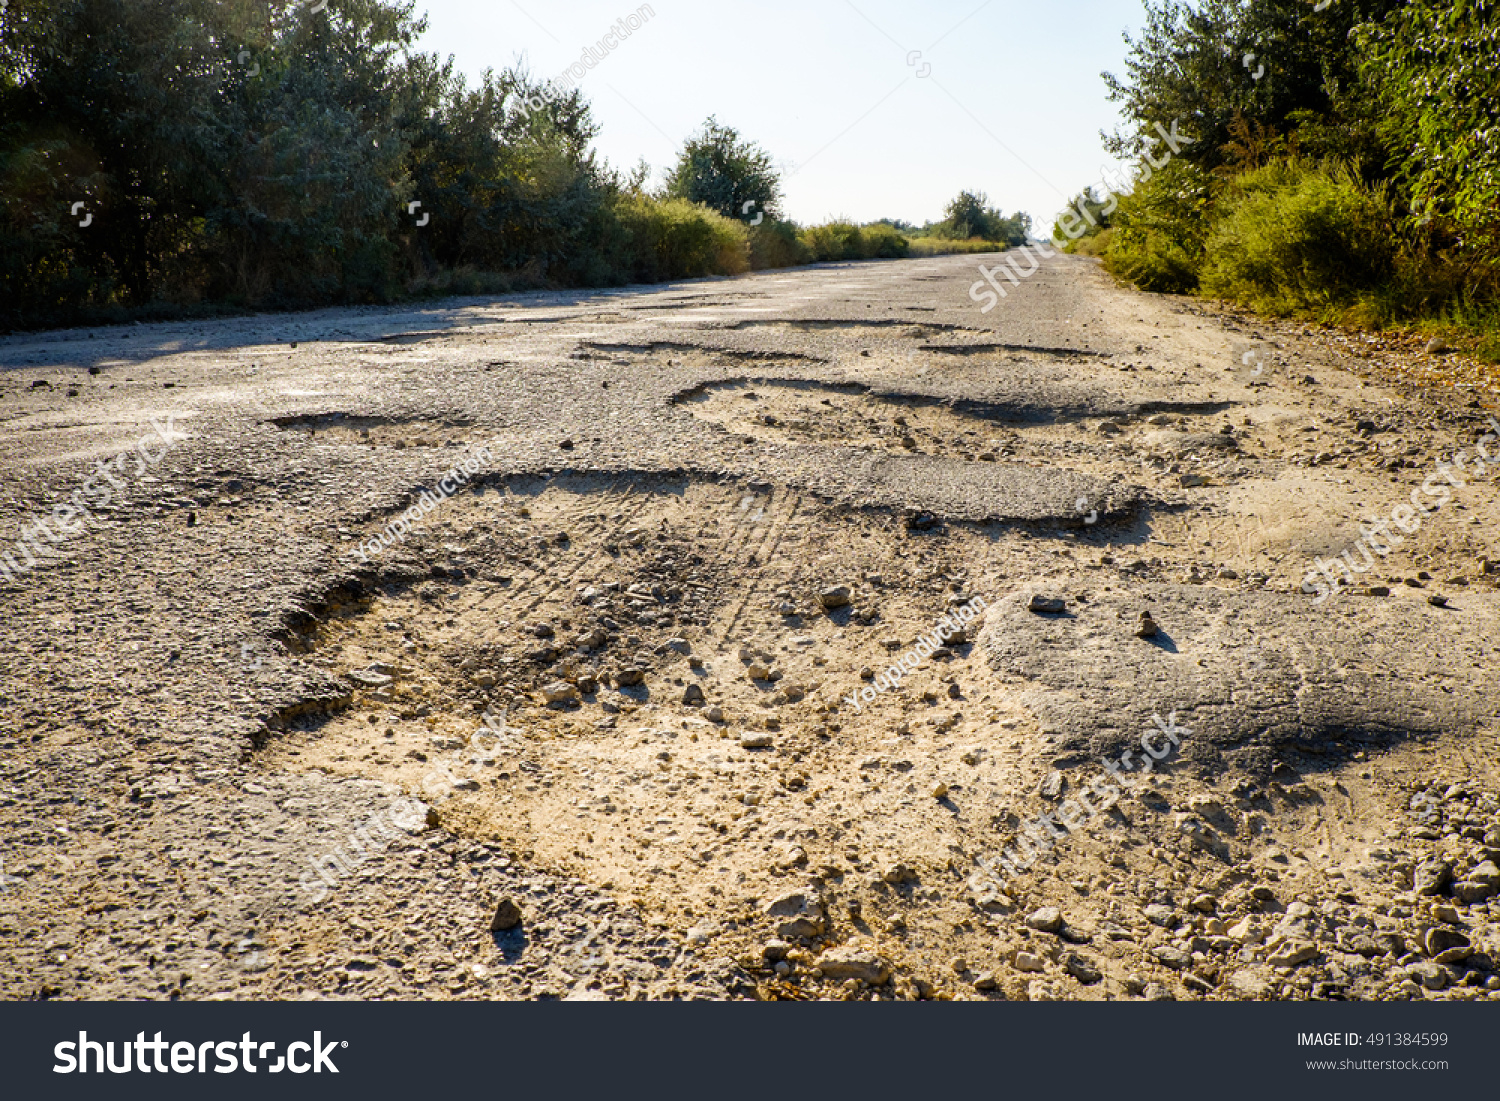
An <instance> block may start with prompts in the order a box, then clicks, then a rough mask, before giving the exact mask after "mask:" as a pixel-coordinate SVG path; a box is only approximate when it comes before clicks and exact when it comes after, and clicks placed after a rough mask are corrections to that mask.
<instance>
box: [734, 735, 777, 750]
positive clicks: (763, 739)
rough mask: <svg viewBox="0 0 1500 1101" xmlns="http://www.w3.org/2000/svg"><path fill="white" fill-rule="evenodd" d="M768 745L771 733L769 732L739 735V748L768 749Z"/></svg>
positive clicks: (769, 744)
mask: <svg viewBox="0 0 1500 1101" xmlns="http://www.w3.org/2000/svg"><path fill="white" fill-rule="evenodd" d="M770 746H771V735H769V734H762V733H755V734H745V735H742V736H741V737H740V748H741V749H768V748H770Z"/></svg>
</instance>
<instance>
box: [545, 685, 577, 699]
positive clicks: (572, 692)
mask: <svg viewBox="0 0 1500 1101" xmlns="http://www.w3.org/2000/svg"><path fill="white" fill-rule="evenodd" d="M542 697H543V698H544V699H545V700H546V701H547V702H548V703H572V702H573V701H574V700H576V699H578V689H577V688H576V687H575V686H574V685H571V684H569V683H568V682H567V681H561V680H560V681H553V682H552V683H551V684H549V685H547V686H545V687H544V688H543V689H542Z"/></svg>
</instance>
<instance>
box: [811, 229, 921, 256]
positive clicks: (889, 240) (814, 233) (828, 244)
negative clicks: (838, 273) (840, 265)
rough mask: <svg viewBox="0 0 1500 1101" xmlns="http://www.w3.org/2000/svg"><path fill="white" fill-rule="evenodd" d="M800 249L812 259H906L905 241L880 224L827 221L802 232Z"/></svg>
mask: <svg viewBox="0 0 1500 1101" xmlns="http://www.w3.org/2000/svg"><path fill="white" fill-rule="evenodd" d="M801 240H802V244H803V247H805V248H806V249H807V251H808V253H809V254H810V255H811V256H812V258H813V259H814V260H820V261H821V260H873V259H876V258H886V259H893V258H896V257H901V256H906V255H908V253H909V252H910V250H911V246H910V242H908V241H907V239H906V238H905V237H903V236H902V235H901V234H900V233H898V232H897V231H896V230H895V228H893V227H892V226H889V225H886V224H884V223H883V222H876V223H874V224H872V225H867V226H857V225H854V224H853V223H852V222H828V223H826V224H824V225H821V226H813V227H811V228H810V229H805V230H803V231H802V234H801Z"/></svg>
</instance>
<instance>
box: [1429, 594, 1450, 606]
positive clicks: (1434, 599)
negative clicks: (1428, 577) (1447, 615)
mask: <svg viewBox="0 0 1500 1101" xmlns="http://www.w3.org/2000/svg"><path fill="white" fill-rule="evenodd" d="M1427 603H1429V604H1431V605H1432V606H1433V607H1434V608H1446V607H1447V606H1448V598H1447V597H1446V596H1444V595H1443V594H1442V593H1433V594H1432V595H1431V596H1429V597H1428V598H1427Z"/></svg>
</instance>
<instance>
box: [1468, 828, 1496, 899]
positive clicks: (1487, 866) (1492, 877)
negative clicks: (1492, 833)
mask: <svg viewBox="0 0 1500 1101" xmlns="http://www.w3.org/2000/svg"><path fill="white" fill-rule="evenodd" d="M1485 838H1486V844H1488V843H1489V841H1488V838H1489V835H1488V834H1486V835H1485ZM1469 879H1470V880H1472V881H1473V882H1475V883H1488V884H1489V885H1490V886H1492V887H1500V866H1496V864H1495V862H1494V861H1493V860H1486V861H1485V862H1484V863H1483V864H1480V865H1478V866H1476V867H1475V868H1474V870H1473V871H1471V872H1470V873H1469Z"/></svg>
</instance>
